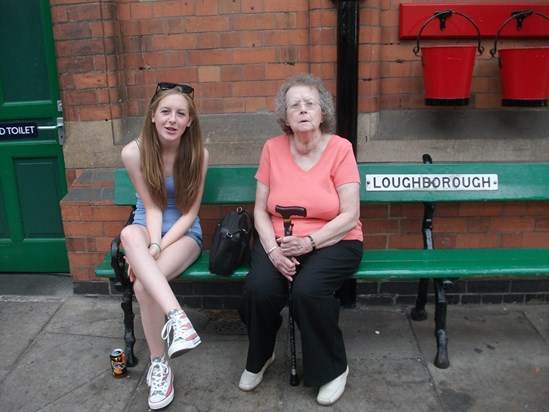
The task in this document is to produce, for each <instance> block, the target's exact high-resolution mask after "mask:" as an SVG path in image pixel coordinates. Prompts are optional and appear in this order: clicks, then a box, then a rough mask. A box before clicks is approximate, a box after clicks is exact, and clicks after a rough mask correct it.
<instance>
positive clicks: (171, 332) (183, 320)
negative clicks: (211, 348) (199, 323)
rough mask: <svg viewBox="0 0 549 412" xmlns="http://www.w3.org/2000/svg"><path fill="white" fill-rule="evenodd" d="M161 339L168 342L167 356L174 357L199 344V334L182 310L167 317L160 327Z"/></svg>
mask: <svg viewBox="0 0 549 412" xmlns="http://www.w3.org/2000/svg"><path fill="white" fill-rule="evenodd" d="M162 339H164V340H165V341H167V343H168V356H169V357H170V358H175V357H177V356H179V355H183V354H184V353H185V352H188V351H189V350H191V349H194V348H196V347H197V346H198V345H200V342H201V340H200V336H198V334H197V333H196V331H195V330H194V328H193V325H192V324H191V321H190V320H189V318H188V317H187V315H186V314H185V312H184V311H183V310H178V311H176V312H174V313H172V314H171V315H169V317H168V321H167V322H166V324H165V325H164V328H163V329H162Z"/></svg>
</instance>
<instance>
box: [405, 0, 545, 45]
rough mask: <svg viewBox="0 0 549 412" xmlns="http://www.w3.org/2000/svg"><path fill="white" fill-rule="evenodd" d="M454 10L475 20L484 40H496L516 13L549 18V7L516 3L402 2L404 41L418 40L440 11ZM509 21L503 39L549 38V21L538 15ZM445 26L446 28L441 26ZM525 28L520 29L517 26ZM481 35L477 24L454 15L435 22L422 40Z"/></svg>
mask: <svg viewBox="0 0 549 412" xmlns="http://www.w3.org/2000/svg"><path fill="white" fill-rule="evenodd" d="M444 10H453V11H457V12H460V13H463V14H465V15H467V16H469V17H470V18H471V20H473V21H474V22H475V23H476V24H477V26H478V28H479V31H480V35H481V36H482V37H496V34H497V33H498V30H499V29H500V28H501V26H502V25H503V23H504V22H505V21H506V20H507V19H508V18H510V17H511V16H512V14H513V13H515V12H519V11H525V10H533V11H536V12H537V13H541V14H543V15H545V16H548V17H549V4H547V2H545V3H514V4H497V3H492V4H470V3H468V4H467V3H454V4H448V2H445V3H425V4H416V3H404V4H403V3H401V4H400V30H399V37H400V38H401V39H415V38H417V35H418V33H419V31H420V29H421V27H422V26H423V24H424V23H425V22H426V21H427V20H428V19H429V18H431V17H432V16H433V15H434V14H435V13H436V12H440V11H444ZM520 20H521V21H520V24H519V19H516V22H509V23H508V24H507V25H506V26H505V27H504V28H503V30H502V31H501V33H500V37H502V38H543V37H547V38H549V20H547V19H545V18H544V17H543V16H540V15H538V14H532V15H531V16H528V17H526V18H524V19H520ZM443 23H444V26H445V27H444V28H443V29H442V30H441V26H442V24H443ZM519 25H520V26H521V27H520V28H518V27H517V26H519ZM477 36H478V33H477V32H476V30H475V28H474V26H473V25H471V23H470V22H468V21H467V20H466V19H463V18H461V17H460V16H453V15H452V16H450V17H448V18H446V19H445V21H444V22H442V21H440V19H434V21H431V22H430V23H429V25H427V26H426V27H425V29H424V30H423V32H422V33H421V37H422V38H430V39H438V38H476V37H477Z"/></svg>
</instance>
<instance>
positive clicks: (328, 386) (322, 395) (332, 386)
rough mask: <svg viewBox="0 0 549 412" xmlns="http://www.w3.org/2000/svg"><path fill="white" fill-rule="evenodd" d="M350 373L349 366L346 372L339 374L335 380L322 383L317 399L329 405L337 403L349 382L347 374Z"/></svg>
mask: <svg viewBox="0 0 549 412" xmlns="http://www.w3.org/2000/svg"><path fill="white" fill-rule="evenodd" d="M348 374H349V366H347V369H346V370H345V372H343V373H342V374H341V375H339V376H338V377H337V378H335V379H334V380H332V381H330V382H328V383H325V384H324V385H322V386H321V387H320V389H319V391H318V396H317V397H316V401H317V402H318V403H319V404H320V405H324V406H329V405H333V404H334V403H336V402H337V401H338V400H339V398H341V395H343V392H344V391H345V384H346V383H347V375H348Z"/></svg>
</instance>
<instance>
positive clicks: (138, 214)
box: [133, 176, 202, 238]
mask: <svg viewBox="0 0 549 412" xmlns="http://www.w3.org/2000/svg"><path fill="white" fill-rule="evenodd" d="M164 184H165V185H166V195H167V198H168V202H167V203H168V204H167V206H166V208H165V209H164V210H163V211H162V236H164V235H165V234H166V232H167V231H168V230H170V228H171V227H172V226H173V225H174V224H175V222H176V221H177V219H179V218H180V217H181V212H180V211H179V209H177V206H176V203H175V181H174V178H173V176H171V177H166V178H164ZM135 197H136V199H137V201H136V203H135V206H136V209H135V215H134V218H133V223H135V224H138V225H142V226H146V221H145V207H144V206H143V202H142V201H141V198H140V197H139V195H138V194H137V193H136V194H135ZM189 232H192V233H194V234H195V235H198V236H199V237H200V238H202V228H201V227H200V219H199V218H198V216H197V217H196V219H195V220H194V222H193V224H192V226H191V228H190V229H189Z"/></svg>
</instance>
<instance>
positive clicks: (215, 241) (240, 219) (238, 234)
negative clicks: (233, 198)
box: [209, 207, 255, 276]
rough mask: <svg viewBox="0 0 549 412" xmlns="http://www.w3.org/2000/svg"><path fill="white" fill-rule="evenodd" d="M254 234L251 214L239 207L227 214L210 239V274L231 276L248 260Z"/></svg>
mask: <svg viewBox="0 0 549 412" xmlns="http://www.w3.org/2000/svg"><path fill="white" fill-rule="evenodd" d="M254 232H255V229H254V218H253V215H252V213H250V212H248V211H247V210H244V209H242V208H241V207H239V208H237V209H236V211H230V212H229V213H227V214H226V215H225V216H224V217H223V218H222V219H221V221H220V222H219V223H218V224H217V226H216V228H215V231H214V234H213V237H212V247H211V249H210V264H209V269H210V272H211V273H214V274H216V275H224V276H228V275H232V274H233V273H234V271H235V270H236V269H237V268H238V267H239V266H241V265H242V264H243V263H244V261H247V260H249V257H250V250H251V246H252V245H251V243H252V239H253V234H254Z"/></svg>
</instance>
